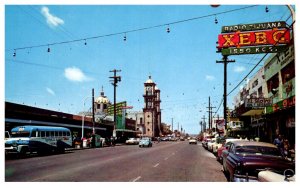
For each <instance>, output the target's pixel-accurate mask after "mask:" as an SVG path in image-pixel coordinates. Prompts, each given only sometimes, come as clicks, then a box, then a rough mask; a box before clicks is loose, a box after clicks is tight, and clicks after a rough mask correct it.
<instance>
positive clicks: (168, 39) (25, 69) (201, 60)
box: [4, 4, 291, 134]
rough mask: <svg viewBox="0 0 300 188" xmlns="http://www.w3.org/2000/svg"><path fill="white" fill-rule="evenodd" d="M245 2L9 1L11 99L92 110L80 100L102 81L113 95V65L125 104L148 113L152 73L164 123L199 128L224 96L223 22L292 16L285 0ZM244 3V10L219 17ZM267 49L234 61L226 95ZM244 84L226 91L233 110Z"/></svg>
mask: <svg viewBox="0 0 300 188" xmlns="http://www.w3.org/2000/svg"><path fill="white" fill-rule="evenodd" d="M248 6H251V5H244V4H243V5H222V6H219V7H217V8H213V7H211V6H209V5H159V6H155V5H144V6H141V5H85V6H84V5H77V6H71V5H47V4H45V5H21V6H20V5H5V6H4V8H5V14H4V16H5V30H4V32H5V63H4V64H5V78H4V79H5V80H4V83H5V101H9V102H15V103H20V104H25V105H31V106H36V107H40V108H46V109H51V110H58V111H62V112H66V113H73V114H77V113H78V112H80V111H83V110H85V111H86V110H87V109H88V108H89V107H88V106H89V105H88V104H87V105H86V106H85V109H84V108H83V101H84V100H85V99H86V98H87V97H88V96H91V93H92V88H94V89H95V95H96V96H99V94H100V91H101V87H102V86H103V87H104V91H105V94H106V95H107V96H108V98H109V99H110V100H111V101H113V86H112V85H111V84H110V82H109V80H110V79H109V77H110V76H112V73H111V72H109V71H110V70H113V69H120V70H122V71H121V72H120V73H118V75H120V76H121V77H122V81H121V82H119V84H118V88H117V101H118V102H120V101H127V104H128V105H130V106H133V107H134V109H133V111H141V110H142V108H143V106H144V99H143V97H142V95H143V91H144V90H143V87H144V85H143V84H144V82H145V81H146V80H147V79H148V76H149V75H151V76H152V79H153V80H154V82H156V84H157V86H158V88H159V89H160V90H161V100H162V102H161V108H162V120H163V122H165V123H168V124H170V123H171V119H172V118H174V127H175V128H177V125H178V123H179V125H180V126H182V127H183V129H185V131H186V132H188V133H193V134H196V133H198V132H199V131H200V126H199V121H200V118H202V117H203V116H204V115H205V116H206V118H207V117H208V113H207V112H206V111H207V108H206V107H208V97H209V96H210V98H211V102H212V106H215V107H216V108H215V110H216V109H217V108H218V107H219V106H220V104H221V101H222V96H223V65H222V64H217V63H216V60H221V58H222V56H221V54H218V53H216V41H217V37H218V34H220V33H221V27H222V26H225V25H234V24H242V23H244V24H247V23H261V22H268V21H279V20H282V21H286V20H287V18H288V17H289V15H290V11H289V10H288V8H287V7H286V6H285V5H268V9H269V12H268V13H267V12H266V11H265V7H266V6H265V5H258V6H255V7H251V8H246V7H248ZM239 8H246V9H243V10H240V11H232V12H229V13H223V14H220V13H222V12H225V11H229V10H235V9H239ZM200 17H203V18H200ZM192 18H198V19H192ZM190 19H191V20H190ZM215 19H217V20H218V24H215ZM182 20H187V21H184V22H178V21H182ZM287 23H288V24H291V18H290V19H288V20H287ZM167 24H169V25H167ZM153 26H155V27H153ZM156 26H157V27H156ZM167 27H169V28H170V32H169V33H167V32H166V29H167ZM141 28H148V29H143V30H139V29H141ZM133 30H139V31H134V32H133ZM126 31H127V32H126ZM128 31H129V32H128ZM130 31H131V32H130ZM118 33H119V34H118ZM124 35H126V38H127V40H126V41H124V40H123V37H124ZM97 36H103V37H97ZM92 37H96V38H92ZM86 38H88V39H87V40H84V39H86ZM89 38H92V39H89ZM77 39H80V40H79V41H78V42H67V43H62V44H55V45H49V48H50V52H47V49H48V44H53V43H61V42H66V41H73V40H77ZM85 42H86V43H87V44H86V45H85ZM40 45H41V46H42V47H35V46H40ZM27 47H28V48H27ZM30 47H31V48H30ZM19 48H23V49H19ZM14 49H17V50H16V57H13V53H14ZM263 55H264V54H260V55H259V54H258V55H240V56H230V59H235V61H236V63H233V64H229V65H228V90H227V91H228V92H230V91H231V90H232V89H233V88H234V87H235V86H236V85H237V84H238V83H239V82H240V81H241V80H242V79H243V78H244V76H245V75H247V74H248V73H249V71H250V70H251V69H252V68H253V66H254V65H255V64H256V63H257V62H258V61H259V60H260V58H261V57H262V56H263ZM260 67H261V66H258V68H260ZM254 73H255V72H254ZM254 73H252V74H251V75H253V74H254ZM238 90H239V87H238V89H236V90H235V91H234V92H233V93H232V94H231V95H229V97H228V106H229V107H231V108H232V106H233V105H232V101H233V97H234V96H235V94H236V93H237V92H238ZM218 114H220V116H222V114H223V105H222V106H221V107H220V109H219V110H218Z"/></svg>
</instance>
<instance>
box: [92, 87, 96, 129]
mask: <svg viewBox="0 0 300 188" xmlns="http://www.w3.org/2000/svg"><path fill="white" fill-rule="evenodd" d="M94 105H95V97H94V88H93V90H92V112H93V116H92V117H93V119H92V120H93V134H95V107H94Z"/></svg>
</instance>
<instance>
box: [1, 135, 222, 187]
mask: <svg viewBox="0 0 300 188" xmlns="http://www.w3.org/2000/svg"><path fill="white" fill-rule="evenodd" d="M5 181H6V182H226V181H227V180H226V178H225V176H224V174H223V172H222V171H221V165H220V164H219V163H218V162H217V161H216V158H215V157H214V156H213V154H212V153H210V152H208V151H206V150H205V149H204V148H203V147H202V146H201V144H200V143H198V145H189V144H188V142H187V141H178V142H160V143H154V144H153V147H151V148H139V147H138V146H137V145H130V146H127V145H122V146H115V147H105V148H95V149H85V150H73V151H69V152H66V153H65V154H60V155H49V156H30V157H27V158H24V159H10V158H7V157H6V159H5Z"/></svg>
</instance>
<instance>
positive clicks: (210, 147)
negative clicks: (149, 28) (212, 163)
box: [207, 138, 216, 151]
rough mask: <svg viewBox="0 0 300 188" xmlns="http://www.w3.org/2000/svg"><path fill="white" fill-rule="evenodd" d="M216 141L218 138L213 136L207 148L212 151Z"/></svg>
mask: <svg viewBox="0 0 300 188" xmlns="http://www.w3.org/2000/svg"><path fill="white" fill-rule="evenodd" d="M215 142H216V138H212V139H211V141H210V142H208V143H207V150H208V151H212V148H213V145H214V144H215Z"/></svg>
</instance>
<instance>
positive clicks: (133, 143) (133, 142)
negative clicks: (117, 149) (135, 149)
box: [125, 138, 140, 145]
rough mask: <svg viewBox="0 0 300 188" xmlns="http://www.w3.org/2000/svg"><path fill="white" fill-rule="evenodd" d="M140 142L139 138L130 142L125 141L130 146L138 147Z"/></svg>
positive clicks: (129, 140) (131, 139)
mask: <svg viewBox="0 0 300 188" xmlns="http://www.w3.org/2000/svg"><path fill="white" fill-rule="evenodd" d="M139 142H140V141H139V140H138V139H137V138H129V139H128V140H126V141H125V143H126V144H128V145H136V144H139Z"/></svg>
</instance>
